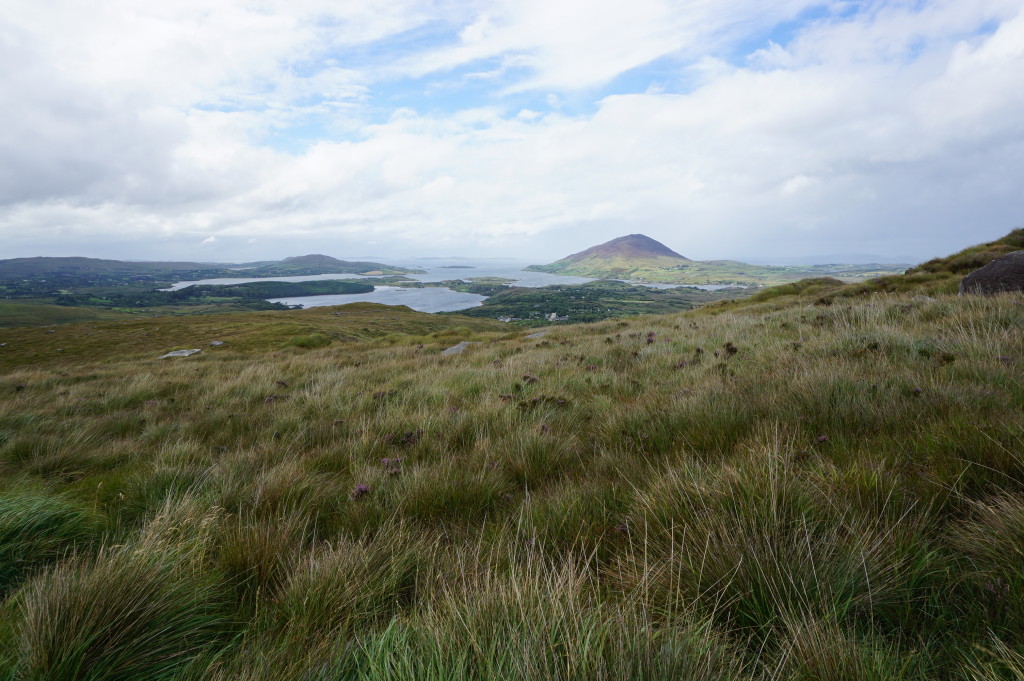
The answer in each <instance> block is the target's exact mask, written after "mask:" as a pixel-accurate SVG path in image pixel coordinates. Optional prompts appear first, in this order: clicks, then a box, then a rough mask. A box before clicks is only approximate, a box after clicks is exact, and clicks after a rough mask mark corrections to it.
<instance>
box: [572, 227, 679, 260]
mask: <svg viewBox="0 0 1024 681" xmlns="http://www.w3.org/2000/svg"><path fill="white" fill-rule="evenodd" d="M666 257H667V258H676V259H679V260H685V261H687V262H690V259H689V258H686V257H683V256H681V255H679V254H678V253H676V252H675V251H673V250H672V249H671V248H669V247H668V246H666V245H665V244H663V243H661V242H660V241H655V240H654V239H652V238H651V237H649V236H646V235H644V234H627V235H626V236H620V237H619V238H617V239H612V240H611V241H606V242H605V243H603V244H598V245H597V246H591V247H590V248H588V249H587V250H585V251H580V252H579V253H573V254H572V255H570V256H567V257H565V258H562V259H561V260H560V261H559V262H576V261H580V260H590V259H593V258H629V259H631V260H632V259H648V258H666Z"/></svg>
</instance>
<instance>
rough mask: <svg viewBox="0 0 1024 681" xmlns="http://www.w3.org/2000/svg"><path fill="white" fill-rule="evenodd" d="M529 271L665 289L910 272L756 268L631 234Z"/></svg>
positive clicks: (843, 267)
mask: <svg viewBox="0 0 1024 681" xmlns="http://www.w3.org/2000/svg"><path fill="white" fill-rule="evenodd" d="M526 269H528V270H532V271H535V272H548V273H550V274H565V275H572V276H577V277H593V278H595V279H623V280H628V281H639V282H647V283H662V284H681V285H683V284H718V285H732V284H739V285H745V286H751V285H775V284H785V283H789V282H794V281H799V280H800V279H804V278H806V277H821V276H832V277H838V278H840V279H844V280H848V281H853V280H863V279H865V278H868V277H876V276H881V275H885V274H893V273H896V272H901V271H903V270H904V269H906V266H905V265H900V266H892V265H878V264H871V265H811V266H807V265H787V266H782V267H772V266H767V265H751V264H749V263H744V262H739V261H736V260H706V261H700V260H690V259H689V258H686V257H684V256H682V255H680V254H679V253H676V252H675V251H673V250H672V249H671V248H669V247H668V246H666V245H665V244H663V243H661V242H659V241H655V240H654V239H652V238H650V237H649V236H645V235H643V234H629V235H627V236H621V237H619V238H617V239H612V240H611V241H608V242H605V243H603V244H599V245H597V246H592V247H590V248H588V249H586V250H585V251H580V252H579V253H574V254H572V255H570V256H567V257H565V258H562V259H561V260H556V261H555V262H553V263H550V264H547V265H530V266H529V267H527V268H526Z"/></svg>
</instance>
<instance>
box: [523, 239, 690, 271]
mask: <svg viewBox="0 0 1024 681" xmlns="http://www.w3.org/2000/svg"><path fill="white" fill-rule="evenodd" d="M688 262H693V261H692V260H690V259H689V258H685V257H683V256H681V255H679V254H678V253H676V252H675V251H673V250H672V249H671V248H669V247H668V246H666V245H665V244H663V243H661V242H660V241H655V240H654V239H652V238H651V237H649V236H646V235H644V234H628V235H626V236H620V237H619V238H617V239H612V240H611V241H606V242H605V243H603V244H598V245H597V246H591V247H590V248H588V249H586V250H585V251H580V252H579V253H573V254H572V255H570V256H567V257H565V258H562V259H561V260H556V261H555V262H553V263H551V264H549V265H531V266H530V267H528V268H527V269H530V270H535V271H538V272H550V273H552V274H572V275H577V276H584V277H589V276H596V277H598V278H611V279H617V278H628V277H629V276H630V275H631V274H633V273H635V272H636V271H637V270H641V269H652V268H654V269H660V268H667V267H673V266H676V265H680V264H683V263H688Z"/></svg>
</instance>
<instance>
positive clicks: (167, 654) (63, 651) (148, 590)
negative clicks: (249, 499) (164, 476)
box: [17, 527, 230, 681]
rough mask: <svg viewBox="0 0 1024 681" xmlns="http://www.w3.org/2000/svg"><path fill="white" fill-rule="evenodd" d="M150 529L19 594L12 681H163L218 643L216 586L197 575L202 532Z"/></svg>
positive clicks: (222, 626)
mask: <svg viewBox="0 0 1024 681" xmlns="http://www.w3.org/2000/svg"><path fill="white" fill-rule="evenodd" d="M151 529H154V530H155V531H151V532H150V533H149V534H147V535H145V536H143V537H142V538H141V539H140V541H139V542H138V543H135V544H130V545H122V546H110V547H105V548H104V549H102V550H101V551H100V552H99V554H98V555H96V556H95V557H92V558H85V557H82V558H76V559H73V560H69V561H65V562H64V563H61V564H60V565H58V566H56V567H54V568H51V569H50V570H49V571H47V572H46V573H44V574H41V575H40V576H38V577H37V578H35V579H34V580H33V581H32V582H30V583H29V584H28V585H26V587H25V589H24V591H23V592H22V593H21V594H19V596H18V604H19V607H20V610H21V613H22V618H23V621H22V624H21V635H20V655H19V659H18V667H17V672H18V678H19V679H25V680H26V681H44V680H45V681H135V680H136V679H143V678H144V679H153V680H154V681H161V680H163V679H171V678H174V675H175V673H176V672H177V671H179V670H180V669H181V668H182V667H183V666H185V665H187V664H188V663H189V662H190V661H192V660H193V659H195V658H196V657H197V656H199V655H201V654H203V653H204V652H206V651H208V650H209V649H210V648H211V646H213V645H214V644H215V643H217V642H218V641H219V640H222V638H223V637H224V636H225V634H226V633H227V632H228V630H229V629H230V626H229V621H228V619H227V616H226V614H225V613H226V610H225V607H224V601H223V597H222V595H221V594H220V593H218V590H217V588H216V583H215V582H214V581H213V580H211V579H209V578H207V577H205V576H203V575H202V574H200V572H199V571H198V570H197V568H198V566H199V564H198V563H197V562H196V560H195V559H196V555H194V552H195V551H197V550H198V548H197V547H198V546H199V544H200V543H201V542H197V537H196V536H195V535H194V532H193V531H194V530H197V529H199V528H197V527H190V528H189V531H188V532H187V533H186V534H187V535H188V536H187V537H183V536H181V535H180V534H179V535H178V536H177V537H175V533H174V531H173V528H163V529H162V530H161V529H160V528H151ZM175 538H177V539H178V540H179V541H173V540H174V539H175ZM183 539H184V541H183V542H182V541H181V540H183ZM183 547H188V548H183Z"/></svg>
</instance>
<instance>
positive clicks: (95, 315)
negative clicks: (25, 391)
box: [0, 302, 130, 342]
mask: <svg viewBox="0 0 1024 681" xmlns="http://www.w3.org/2000/svg"><path fill="white" fill-rule="evenodd" d="M113 319H130V316H129V315H128V314H126V313H122V312H115V311H113V310H97V309H93V308H84V307H66V306H64V305H44V304H40V303H34V302H17V303H0V329H3V328H4V327H11V326H42V325H52V324H69V323H74V322H88V321H109V320H113ZM2 334H3V331H0V335H2ZM0 342H3V341H0Z"/></svg>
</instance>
